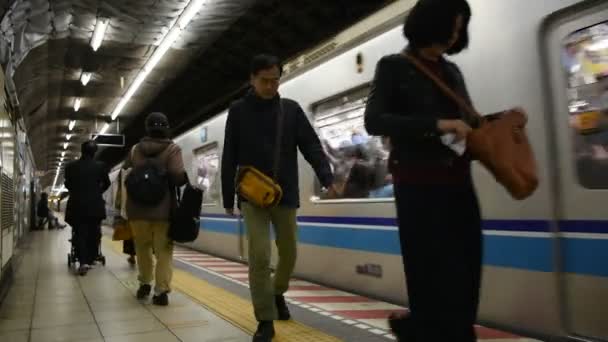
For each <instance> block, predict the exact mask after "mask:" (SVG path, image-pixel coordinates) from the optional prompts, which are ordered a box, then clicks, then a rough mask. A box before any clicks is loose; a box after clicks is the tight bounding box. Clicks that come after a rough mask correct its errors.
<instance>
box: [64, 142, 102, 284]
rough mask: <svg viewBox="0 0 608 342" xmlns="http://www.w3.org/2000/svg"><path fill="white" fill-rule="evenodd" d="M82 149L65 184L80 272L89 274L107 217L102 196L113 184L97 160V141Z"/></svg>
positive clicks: (67, 169)
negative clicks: (102, 222)
mask: <svg viewBox="0 0 608 342" xmlns="http://www.w3.org/2000/svg"><path fill="white" fill-rule="evenodd" d="M81 151H82V156H81V157H80V159H79V160H77V161H74V162H71V163H69V164H68V165H67V166H66V168H65V187H66V188H67V189H68V190H69V192H70V198H69V199H68V205H67V208H66V213H65V217H66V218H65V221H66V222H67V223H69V224H70V225H71V226H72V229H74V233H75V234H74V235H75V236H74V241H73V242H74V243H75V246H76V253H77V257H78V260H79V261H80V268H79V273H80V274H81V275H85V274H86V273H87V271H88V269H89V268H91V265H92V264H93V262H94V261H95V258H96V257H97V252H98V244H99V239H100V235H101V226H100V225H101V221H102V220H103V219H105V218H106V208H105V201H104V199H103V196H102V195H103V193H104V192H105V191H106V190H107V189H108V188H109V187H110V184H111V183H110V178H109V176H108V170H107V168H106V167H105V166H104V164H103V163H102V162H99V161H96V160H95V153H96V152H97V143H95V141H92V140H89V141H87V142H85V143H83V144H82V150H81Z"/></svg>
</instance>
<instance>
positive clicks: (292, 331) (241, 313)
mask: <svg viewBox="0 0 608 342" xmlns="http://www.w3.org/2000/svg"><path fill="white" fill-rule="evenodd" d="M104 242H105V243H106V244H108V245H111V247H112V249H114V251H116V252H117V253H121V251H122V243H121V242H120V241H111V240H109V239H107V238H105V237H104ZM172 285H173V288H174V289H176V290H178V291H180V292H182V293H184V294H186V295H187V296H189V297H191V298H192V299H193V300H195V301H196V302H198V303H200V304H202V305H203V306H205V307H206V308H207V309H209V310H210V311H213V312H214V313H215V314H217V315H218V316H220V317H222V318H223V319H225V320H226V321H229V322H231V323H232V324H234V325H235V326H238V327H240V328H241V329H243V330H244V331H245V332H247V333H249V334H250V335H253V333H254V332H255V329H256V327H257V321H256V319H255V317H254V316H253V306H252V305H251V302H249V301H247V300H245V299H243V298H241V297H239V296H237V295H235V294H232V293H231V292H229V291H226V290H224V289H222V288H220V287H217V286H213V285H211V284H209V283H208V282H206V281H204V280H201V279H199V278H197V277H195V276H193V275H191V274H190V273H188V272H184V271H182V270H179V269H175V270H174V273H173V284H172ZM275 329H276V336H275V338H274V339H273V341H275V342H300V341H302V342H310V341H315V342H333V341H341V340H340V339H338V338H336V337H333V336H330V335H327V334H325V333H323V332H321V331H319V330H317V329H314V328H311V327H309V326H307V325H304V324H301V323H298V322H296V321H294V320H290V321H287V322H281V321H276V322H275Z"/></svg>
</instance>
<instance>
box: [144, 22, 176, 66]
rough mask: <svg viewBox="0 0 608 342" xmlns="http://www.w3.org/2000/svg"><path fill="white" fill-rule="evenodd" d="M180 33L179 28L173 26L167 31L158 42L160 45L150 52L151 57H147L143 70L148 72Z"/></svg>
mask: <svg viewBox="0 0 608 342" xmlns="http://www.w3.org/2000/svg"><path fill="white" fill-rule="evenodd" d="M180 33H182V32H181V30H180V29H179V28H177V27H175V26H173V28H172V29H171V30H170V31H169V33H167V35H166V36H165V38H163V41H162V42H161V43H160V45H159V46H158V47H157V48H156V50H155V51H154V53H153V54H152V57H150V59H148V62H147V63H146V65H145V66H144V70H146V71H147V72H148V73H149V72H150V71H152V70H153V69H154V67H155V66H156V64H158V62H160V60H161V58H163V56H164V55H165V53H167V51H168V50H169V48H170V47H171V45H173V43H174V42H175V41H176V40H177V38H178V37H179V34H180Z"/></svg>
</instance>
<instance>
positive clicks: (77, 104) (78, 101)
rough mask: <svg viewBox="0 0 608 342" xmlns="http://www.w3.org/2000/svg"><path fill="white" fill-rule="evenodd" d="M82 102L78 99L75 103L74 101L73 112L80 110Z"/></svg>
mask: <svg viewBox="0 0 608 342" xmlns="http://www.w3.org/2000/svg"><path fill="white" fill-rule="evenodd" d="M81 102H82V99H81V98H80V97H77V98H76V101H74V111H75V112H77V111H78V110H79V109H80V103H81Z"/></svg>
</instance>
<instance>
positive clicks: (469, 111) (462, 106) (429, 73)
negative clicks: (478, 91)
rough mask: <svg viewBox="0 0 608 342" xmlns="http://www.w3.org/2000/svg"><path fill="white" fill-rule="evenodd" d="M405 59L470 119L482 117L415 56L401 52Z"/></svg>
mask: <svg viewBox="0 0 608 342" xmlns="http://www.w3.org/2000/svg"><path fill="white" fill-rule="evenodd" d="M401 54H402V55H403V56H404V57H405V58H407V60H409V61H410V62H411V63H412V64H414V66H415V67H416V68H417V69H418V70H420V72H422V73H423V74H425V75H426V76H427V77H428V78H430V79H431V80H432V81H433V82H435V84H436V85H437V86H438V87H439V89H441V91H443V93H444V94H445V95H447V96H448V97H449V98H451V99H452V100H453V101H454V102H456V104H457V105H458V106H459V107H460V109H462V110H463V111H464V113H465V114H466V115H467V116H468V117H469V118H470V119H471V120H479V119H482V116H481V115H480V114H479V113H477V111H476V110H475V109H474V108H473V107H472V106H471V105H470V104H469V103H468V102H467V101H465V100H464V99H463V98H462V97H461V96H459V95H457V94H456V92H454V91H453V90H452V89H451V88H450V87H449V86H448V85H446V84H445V82H443V81H442V80H441V79H440V78H439V77H437V75H435V74H434V73H433V72H432V71H431V70H429V68H427V67H426V66H424V64H422V63H421V62H420V61H419V60H418V59H417V58H416V57H414V56H412V55H411V54H409V53H406V52H402V53H401Z"/></svg>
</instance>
